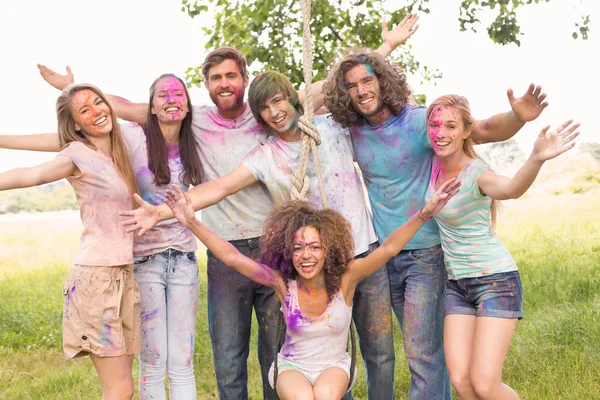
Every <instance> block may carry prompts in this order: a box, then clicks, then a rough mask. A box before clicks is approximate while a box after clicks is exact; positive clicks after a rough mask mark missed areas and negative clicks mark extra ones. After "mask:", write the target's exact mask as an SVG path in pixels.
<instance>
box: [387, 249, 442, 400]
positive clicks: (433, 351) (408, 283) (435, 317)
mask: <svg viewBox="0 0 600 400" xmlns="http://www.w3.org/2000/svg"><path fill="white" fill-rule="evenodd" d="M387 270H388V275H389V279H390V291H391V296H392V297H391V298H392V308H393V310H394V313H395V314H396V317H397V318H398V323H399V324H400V329H401V330H402V337H403V342H404V352H405V354H406V359H407V361H408V367H409V370H410V374H411V382H410V392H409V396H408V398H409V399H410V400H436V399H439V400H451V399H452V392H451V389H450V379H449V377H448V371H447V369H446V362H445V360H444V346H443V342H442V337H443V330H444V329H443V323H444V280H445V276H446V270H445V266H444V254H443V252H442V248H441V246H439V245H438V246H434V247H431V248H429V249H419V250H404V251H401V252H400V253H399V254H398V255H396V256H395V257H394V258H392V259H391V260H390V261H388V263H387Z"/></svg>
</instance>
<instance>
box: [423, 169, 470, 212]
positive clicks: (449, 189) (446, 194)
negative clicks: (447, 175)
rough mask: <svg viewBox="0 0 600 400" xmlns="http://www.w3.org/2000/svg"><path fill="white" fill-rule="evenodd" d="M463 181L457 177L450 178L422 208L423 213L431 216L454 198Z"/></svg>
mask: <svg viewBox="0 0 600 400" xmlns="http://www.w3.org/2000/svg"><path fill="white" fill-rule="evenodd" d="M460 185H461V182H460V181H457V180H456V178H452V179H448V180H447V181H446V182H444V184H443V185H442V186H440V188H439V189H438V190H436V192H435V194H434V195H433V197H432V198H431V200H429V201H428V202H427V204H425V206H424V207H423V208H422V209H421V214H422V215H423V216H424V217H425V218H431V217H433V216H434V215H435V214H437V213H438V212H440V210H441V209H442V208H444V206H445V205H446V203H448V200H450V199H451V198H452V196H454V195H455V194H456V193H458V190H459V189H460Z"/></svg>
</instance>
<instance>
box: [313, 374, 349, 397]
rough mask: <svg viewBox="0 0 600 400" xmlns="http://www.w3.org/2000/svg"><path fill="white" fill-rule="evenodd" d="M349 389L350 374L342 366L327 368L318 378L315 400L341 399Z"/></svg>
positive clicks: (314, 391) (314, 390) (314, 389)
mask: <svg viewBox="0 0 600 400" xmlns="http://www.w3.org/2000/svg"><path fill="white" fill-rule="evenodd" d="M347 391H348V374H347V373H346V371H344V370H343V369H342V368H340V367H329V368H325V370H324V371H323V372H321V374H320V375H319V377H318V378H317V381H316V382H315V386H314V387H313V393H314V394H315V400H340V399H341V398H342V397H344V395H345V394H346V392H347Z"/></svg>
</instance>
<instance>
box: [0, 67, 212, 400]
mask: <svg viewBox="0 0 600 400" xmlns="http://www.w3.org/2000/svg"><path fill="white" fill-rule="evenodd" d="M39 68H40V71H41V73H42V76H44V79H46V80H47V81H48V82H49V83H50V84H51V85H53V86H54V87H56V88H57V89H62V88H63V87H65V86H66V85H69V84H70V82H72V81H73V75H72V73H71V71H70V70H68V74H67V75H59V74H55V73H53V72H52V71H50V70H48V69H47V68H46V67H44V66H41V65H40V66H39ZM109 98H110V99H111V100H114V101H120V99H119V98H115V97H113V96H109ZM190 110H191V101H190V98H189V95H188V92H187V89H186V87H185V84H184V83H183V81H182V80H181V79H179V78H178V77H176V76H175V75H172V74H164V75H161V76H159V77H158V78H157V79H156V80H155V81H154V82H153V83H152V85H151V86H150V96H149V104H148V106H147V108H146V114H147V117H146V122H145V123H144V124H143V125H138V124H135V123H127V124H122V125H120V126H119V125H117V124H116V120H115V126H117V127H118V128H119V130H120V132H122V137H123V141H124V143H125V151H126V153H127V155H128V156H129V159H130V162H131V167H132V169H133V176H134V178H135V180H136V181H137V188H138V192H137V193H139V194H140V196H141V197H142V198H143V199H144V200H145V201H147V202H149V203H150V204H155V205H159V204H162V202H163V200H164V194H165V192H166V190H167V189H168V188H170V187H171V186H170V185H172V184H176V185H177V187H178V188H179V189H180V190H182V191H187V190H188V189H189V187H190V185H198V184H199V183H200V180H201V177H202V166H201V163H200V159H199V157H198V153H197V151H196V145H195V140H194V136H193V133H192V131H191V129H192V128H191V125H192V113H191V112H190ZM0 147H7V148H13V149H29V150H38V151H59V150H60V145H59V143H58V136H57V135H53V134H46V135H22V136H17V135H15V136H13V135H4V136H0ZM127 208H129V209H131V204H129V203H128V204H127ZM121 210H122V209H119V210H116V211H111V212H112V213H113V214H110V215H109V214H106V215H105V213H101V214H102V215H103V216H104V217H105V218H108V219H113V218H114V217H115V215H116V214H114V213H115V212H118V211H121ZM116 218H117V219H119V217H118V215H117V216H116ZM120 221H122V218H121V219H120ZM120 229H124V228H120ZM129 236H131V235H129ZM196 249H197V244H196V238H195V237H194V235H193V234H192V233H191V232H190V231H189V230H188V229H186V228H185V227H183V226H182V225H181V224H179V223H178V222H177V221H176V220H171V221H163V222H161V223H160V224H157V225H156V226H155V227H154V228H153V229H152V230H150V231H149V232H148V233H147V234H146V235H144V236H139V237H135V240H134V243H133V256H134V272H135V277H136V279H137V282H138V284H139V289H140V294H141V329H140V331H141V352H140V373H139V388H138V392H139V396H140V399H166V391H165V384H164V380H165V375H168V377H169V383H170V385H169V389H170V396H171V399H173V400H185V399H195V398H196V380H195V375H194V367H193V363H192V360H193V353H194V338H195V333H196V319H197V315H196V314H197V313H196V311H197V308H198V285H199V279H198V261H197V258H196V255H195V251H196Z"/></svg>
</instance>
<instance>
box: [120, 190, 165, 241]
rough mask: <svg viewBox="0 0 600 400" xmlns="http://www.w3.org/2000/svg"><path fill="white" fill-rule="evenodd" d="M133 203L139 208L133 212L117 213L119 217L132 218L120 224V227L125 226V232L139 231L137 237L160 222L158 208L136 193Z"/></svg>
mask: <svg viewBox="0 0 600 400" xmlns="http://www.w3.org/2000/svg"><path fill="white" fill-rule="evenodd" d="M133 198H134V200H135V202H136V203H137V204H138V205H139V206H140V207H139V208H136V209H135V210H129V211H119V215H120V216H123V217H133V218H130V219H126V220H125V221H123V222H121V225H123V226H126V227H127V228H125V232H127V233H130V232H135V231H137V230H138V229H139V232H138V234H137V235H138V236H142V235H143V234H144V233H146V232H147V231H149V230H150V229H152V228H154V225H156V224H157V223H158V221H160V218H159V210H158V207H156V206H153V205H152V204H150V203H148V202H147V201H145V200H144V199H142V198H141V197H140V196H139V195H138V194H137V193H135V194H134V195H133Z"/></svg>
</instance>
